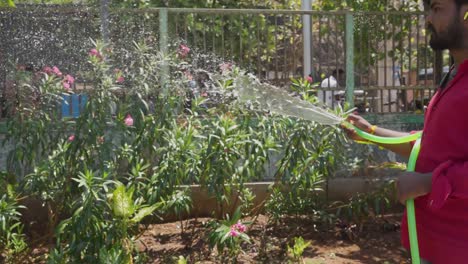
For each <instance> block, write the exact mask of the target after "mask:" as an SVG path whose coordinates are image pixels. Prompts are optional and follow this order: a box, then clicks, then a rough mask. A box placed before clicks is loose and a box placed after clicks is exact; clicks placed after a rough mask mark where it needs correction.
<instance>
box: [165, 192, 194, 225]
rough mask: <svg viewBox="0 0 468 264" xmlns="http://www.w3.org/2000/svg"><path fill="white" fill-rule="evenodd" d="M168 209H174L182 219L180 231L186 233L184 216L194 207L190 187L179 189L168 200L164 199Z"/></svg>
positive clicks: (180, 219)
mask: <svg viewBox="0 0 468 264" xmlns="http://www.w3.org/2000/svg"><path fill="white" fill-rule="evenodd" d="M164 203H165V207H166V210H172V211H173V212H174V213H175V215H176V216H177V219H178V220H179V221H180V232H181V233H182V234H183V233H184V222H183V221H182V216H183V214H184V213H186V214H189V213H190V208H191V207H192V198H191V197H190V193H189V191H188V189H185V190H178V191H176V192H175V193H174V194H173V195H172V196H170V197H169V199H168V200H167V201H164Z"/></svg>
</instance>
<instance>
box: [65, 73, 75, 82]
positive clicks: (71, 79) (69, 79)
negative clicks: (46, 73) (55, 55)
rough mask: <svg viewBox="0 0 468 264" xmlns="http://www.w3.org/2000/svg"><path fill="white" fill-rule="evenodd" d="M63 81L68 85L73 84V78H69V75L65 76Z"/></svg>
mask: <svg viewBox="0 0 468 264" xmlns="http://www.w3.org/2000/svg"><path fill="white" fill-rule="evenodd" d="M65 80H66V81H67V82H68V83H69V84H73V83H74V82H75V78H73V76H71V75H70V74H67V76H65Z"/></svg>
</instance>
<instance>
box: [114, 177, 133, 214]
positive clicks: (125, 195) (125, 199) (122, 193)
mask: <svg viewBox="0 0 468 264" xmlns="http://www.w3.org/2000/svg"><path fill="white" fill-rule="evenodd" d="M132 196H133V190H130V191H129V192H127V191H126V189H125V186H124V185H119V186H118V187H117V188H116V189H115V190H114V192H113V194H112V211H113V212H114V215H115V216H118V217H123V218H129V217H130V216H131V215H132V214H133V212H134V211H135V207H134V205H133V199H132Z"/></svg>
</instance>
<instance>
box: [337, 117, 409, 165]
mask: <svg viewBox="0 0 468 264" xmlns="http://www.w3.org/2000/svg"><path fill="white" fill-rule="evenodd" d="M346 121H348V122H349V123H351V124H352V125H354V126H355V127H357V128H359V129H361V130H362V131H364V132H372V133H373V134H374V135H376V136H379V137H403V136H407V135H409V133H405V132H399V131H394V130H390V129H385V128H381V127H374V128H375V130H374V131H371V130H372V127H373V126H372V125H371V124H370V123H369V122H368V121H367V120H365V119H364V118H363V117H361V116H359V115H354V114H350V115H349V116H348V118H347V119H346ZM344 129H345V130H346V132H347V134H348V136H349V137H350V138H352V139H354V140H361V141H365V139H363V138H361V137H359V136H358V135H356V132H355V131H354V130H353V129H349V128H346V127H344ZM373 143H375V144H377V145H379V146H381V147H383V148H385V149H388V150H390V151H393V152H395V153H397V154H399V155H401V156H403V157H405V158H409V155H410V154H411V149H412V147H413V146H412V145H411V143H410V142H407V143H401V144H381V143H376V142H373Z"/></svg>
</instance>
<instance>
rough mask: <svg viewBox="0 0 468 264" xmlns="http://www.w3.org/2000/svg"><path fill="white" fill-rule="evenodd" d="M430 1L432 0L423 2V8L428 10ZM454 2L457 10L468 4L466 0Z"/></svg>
mask: <svg viewBox="0 0 468 264" xmlns="http://www.w3.org/2000/svg"><path fill="white" fill-rule="evenodd" d="M431 1H432V0H424V6H425V7H427V8H430V6H431ZM454 1H455V4H456V5H457V7H458V8H460V7H461V6H462V5H466V4H468V0H454Z"/></svg>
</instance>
